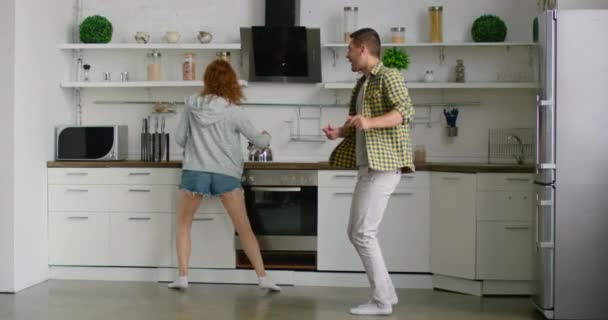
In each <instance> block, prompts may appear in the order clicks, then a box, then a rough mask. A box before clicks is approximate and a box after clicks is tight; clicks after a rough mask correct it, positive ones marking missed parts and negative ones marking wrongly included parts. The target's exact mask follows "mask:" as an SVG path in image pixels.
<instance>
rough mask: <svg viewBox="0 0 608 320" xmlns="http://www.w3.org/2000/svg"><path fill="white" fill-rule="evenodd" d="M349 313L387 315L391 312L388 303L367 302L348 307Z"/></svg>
mask: <svg viewBox="0 0 608 320" xmlns="http://www.w3.org/2000/svg"><path fill="white" fill-rule="evenodd" d="M350 313H351V314H354V315H360V316H388V315H390V314H392V313H393V307H391V306H390V305H388V306H384V305H379V304H378V303H376V302H368V303H366V304H362V305H359V306H356V307H354V308H351V309H350Z"/></svg>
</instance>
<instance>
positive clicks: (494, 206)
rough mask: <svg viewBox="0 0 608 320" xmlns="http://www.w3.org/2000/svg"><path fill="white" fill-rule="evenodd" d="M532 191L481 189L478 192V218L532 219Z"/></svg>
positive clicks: (495, 219)
mask: <svg viewBox="0 0 608 320" xmlns="http://www.w3.org/2000/svg"><path fill="white" fill-rule="evenodd" d="M533 203H534V202H533V201H532V193H531V192H525V191H524V192H522V191H480V192H477V220H493V221H497V220H498V221H501V220H522V221H532V212H533V210H532V209H533Z"/></svg>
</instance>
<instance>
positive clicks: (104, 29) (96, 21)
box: [80, 15, 113, 43]
mask: <svg viewBox="0 0 608 320" xmlns="http://www.w3.org/2000/svg"><path fill="white" fill-rule="evenodd" d="M112 31H113V29H112V23H110V21H109V20H108V19H106V18H105V17H102V16H100V15H94V16H90V17H87V18H86V19H84V21H82V23H81V24H80V41H81V42H83V43H108V42H110V41H111V40H112Z"/></svg>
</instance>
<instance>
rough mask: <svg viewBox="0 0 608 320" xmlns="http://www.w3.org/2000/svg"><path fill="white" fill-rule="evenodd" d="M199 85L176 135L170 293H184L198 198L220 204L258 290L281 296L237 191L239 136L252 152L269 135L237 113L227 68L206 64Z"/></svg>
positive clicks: (237, 98) (236, 93) (236, 92)
mask: <svg viewBox="0 0 608 320" xmlns="http://www.w3.org/2000/svg"><path fill="white" fill-rule="evenodd" d="M203 83H204V86H203V90H202V92H201V93H200V94H197V95H193V96H190V97H188V98H186V100H185V102H186V110H185V111H184V116H183V118H182V121H181V122H180V125H179V126H178V129H177V132H176V140H177V143H178V144H179V145H180V146H182V147H183V148H184V160H183V166H182V180H181V183H180V186H179V191H178V206H177V257H178V263H179V278H178V279H177V280H176V281H174V282H172V283H170V284H169V288H173V289H185V288H187V287H188V260H189V258H190V248H191V238H190V230H191V227H192V219H193V217H194V213H195V212H196V210H197V208H198V206H199V205H200V204H201V201H202V199H203V195H207V196H213V197H215V196H217V197H219V198H220V200H221V201H222V204H223V205H224V208H225V209H226V212H227V213H228V215H229V216H230V219H231V221H232V224H233V225H234V228H235V229H236V231H237V232H238V234H239V236H240V239H241V244H242V248H243V249H244V250H245V254H247V257H248V258H249V261H251V263H252V264H253V267H254V269H255V273H256V274H257V276H258V280H259V285H260V287H261V288H264V289H269V290H272V291H280V290H281V289H280V288H279V287H278V286H277V285H276V284H274V283H273V282H272V281H271V280H270V279H269V278H268V277H267V276H266V271H265V270H264V263H263V261H262V256H261V254H260V247H259V245H258V242H257V239H256V237H255V235H254V234H253V231H252V230H251V225H250V223H249V219H248V218H247V211H246V209H245V201H244V197H243V189H242V187H241V174H242V171H243V153H242V149H241V134H242V135H244V136H245V137H246V138H247V139H248V140H249V141H250V142H252V143H253V144H254V145H255V146H257V147H267V146H268V145H269V142H270V135H268V133H267V132H262V133H260V132H259V131H258V130H256V128H255V127H254V126H253V125H252V124H251V122H250V121H249V119H248V118H247V116H246V115H245V112H244V111H243V110H242V109H241V108H240V107H238V105H239V104H240V103H241V100H242V98H243V93H242V91H241V87H240V86H239V83H238V80H237V77H236V73H235V72H234V70H233V69H232V67H231V66H230V64H229V63H228V62H226V61H223V60H215V61H214V62H212V63H211V64H209V66H207V69H206V70H205V76H204V79H203ZM210 258H211V257H210Z"/></svg>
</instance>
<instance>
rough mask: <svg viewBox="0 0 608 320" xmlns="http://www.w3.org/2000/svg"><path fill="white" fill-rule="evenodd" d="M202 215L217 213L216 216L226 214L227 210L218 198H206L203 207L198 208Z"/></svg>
mask: <svg viewBox="0 0 608 320" xmlns="http://www.w3.org/2000/svg"><path fill="white" fill-rule="evenodd" d="M196 212H197V213H200V214H206V213H215V214H225V212H226V210H224V205H223V204H222V201H221V200H220V199H219V198H217V197H204V198H203V201H202V202H201V205H200V206H199V207H198V210H197V211H196Z"/></svg>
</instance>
